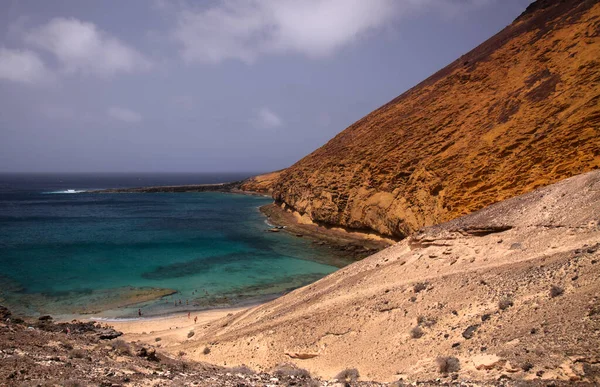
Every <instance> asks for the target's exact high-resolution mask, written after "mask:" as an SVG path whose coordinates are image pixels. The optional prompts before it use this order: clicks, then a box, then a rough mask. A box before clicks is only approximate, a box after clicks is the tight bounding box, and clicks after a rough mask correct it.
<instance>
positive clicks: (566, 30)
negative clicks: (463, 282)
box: [273, 0, 600, 239]
mask: <svg viewBox="0 0 600 387" xmlns="http://www.w3.org/2000/svg"><path fill="white" fill-rule="evenodd" d="M599 58H600V4H598V1H596V0H584V1H578V0H565V1H548V0H546V1H536V2H534V3H533V4H532V5H531V6H530V7H528V8H527V10H526V11H525V12H524V13H523V14H522V15H521V16H520V17H519V18H517V19H516V20H515V21H514V22H513V23H512V24H511V25H509V26H508V27H506V28H505V29H504V30H502V31H501V32H499V33H498V34H497V35H495V36H493V37H492V38H490V39H489V40H487V41H486V42H484V43H483V44H481V45H480V46H479V47H477V48H475V49H474V50H473V51H471V52H469V53H467V54H465V55H463V56H462V57H460V58H458V59H457V60H456V61H454V62H453V63H451V64H450V65H448V66H447V67H445V68H443V69H442V70H440V71H439V72H437V73H436V74H434V75H432V76H431V77H430V78H428V79H426V80H425V81H423V82H421V83H420V84H418V85H417V86H415V87H413V88H412V89H410V90H408V91H407V92H405V93H404V94H402V95H400V96H399V97H397V98H395V99H394V100H392V101H390V102H389V103H387V104H385V105H384V106H382V107H381V108H379V109H377V110H375V111H373V112H372V113H370V114H368V115H366V116H365V117H364V118H362V119H360V120H359V121H357V122H356V123H354V124H353V125H351V126H350V127H348V128H347V129H346V130H344V131H342V132H341V133H340V134H338V135H337V136H336V137H335V138H333V139H332V140H331V141H329V142H328V143H327V144H325V145H324V146H322V147H321V148H319V149H317V150H316V151H314V152H313V153H311V154H310V155H308V156H306V157H305V158H303V159H302V160H300V161H299V162H297V163H296V164H294V165H293V166H291V167H290V168H288V169H286V170H284V171H283V172H281V174H280V177H279V179H277V181H276V182H275V184H274V187H273V197H274V198H275V200H276V201H277V203H278V204H284V205H285V206H286V207H287V208H289V209H290V210H291V211H295V212H298V213H299V214H300V215H302V216H306V217H308V218H310V219H311V220H312V221H313V222H315V223H319V224H327V225H331V226H336V227H344V228H347V229H355V230H359V231H360V230H363V231H364V230H370V231H374V232H377V233H378V234H380V235H384V236H389V237H393V238H397V239H398V238H404V237H406V236H408V235H410V234H411V233H412V232H413V231H415V230H418V229H419V228H421V227H423V226H429V225H433V224H437V223H440V222H443V221H447V220H450V219H454V218H457V217H459V216H462V215H465V214H468V213H471V212H473V211H475V210H478V209H481V208H483V207H485V206H487V205H490V204H492V203H496V202H499V201H501V200H504V199H507V198H510V197H513V196H516V195H519V194H522V193H525V192H529V191H532V190H534V189H536V188H539V187H542V186H545V185H548V184H551V183H553V182H557V181H559V180H561V179H564V178H567V177H570V176H574V175H576V174H579V173H583V172H586V171H590V170H593V169H596V168H599V167H600V130H599V128H600V60H599Z"/></svg>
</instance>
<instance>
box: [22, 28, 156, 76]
mask: <svg viewBox="0 0 600 387" xmlns="http://www.w3.org/2000/svg"><path fill="white" fill-rule="evenodd" d="M25 42H26V43H27V44H29V45H31V46H32V47H35V48H38V49H42V50H45V51H47V52H49V53H51V54H52V55H54V56H55V57H56V59H57V60H58V62H60V64H61V65H62V69H63V70H64V71H65V72H67V73H78V72H79V73H92V74H98V75H112V74H115V73H119V72H126V73H131V72H135V71H140V70H147V69H149V68H150V67H151V62H150V61H149V60H148V59H147V58H146V57H145V56H144V55H142V54H141V53H139V52H138V51H137V50H135V49H134V48H132V47H129V46H128V45H126V44H125V43H123V42H121V41H120V40H119V39H117V38H115V37H113V36H111V35H109V34H108V33H106V32H104V31H102V30H100V29H98V28H97V27H96V25H95V24H93V23H89V22H84V21H80V20H78V19H75V18H60V17H59V18H54V19H52V20H51V21H49V22H48V23H47V24H45V25H43V26H41V27H38V28H35V29H32V30H30V31H29V32H27V33H26V34H25Z"/></svg>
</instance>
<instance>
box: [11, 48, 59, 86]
mask: <svg viewBox="0 0 600 387" xmlns="http://www.w3.org/2000/svg"><path fill="white" fill-rule="evenodd" d="M52 78H53V76H52V74H51V73H50V71H49V70H48V69H47V68H46V66H45V65H44V62H42V60H41V59H40V57H39V56H38V55H37V54H36V53H35V52H33V51H30V50H12V49H8V48H3V47H0V79H4V80H8V81H13V82H20V83H29V84H35V83H40V82H49V81H51V80H52Z"/></svg>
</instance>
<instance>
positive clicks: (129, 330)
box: [87, 304, 261, 357]
mask: <svg viewBox="0 0 600 387" xmlns="http://www.w3.org/2000/svg"><path fill="white" fill-rule="evenodd" d="M259 305H261V304H255V305H250V306H249V305H246V306H243V307H229V308H218V309H208V310H202V311H198V312H190V314H189V318H188V314H187V313H176V314H171V315H167V316H153V317H142V318H137V319H129V320H120V321H112V320H101V319H88V320H87V321H97V322H98V323H101V324H103V325H108V326H110V327H111V328H113V329H115V330H117V331H119V332H122V333H123V336H121V338H122V339H123V340H125V341H127V342H130V343H133V342H135V343H137V344H142V345H144V346H145V347H149V348H154V349H162V350H164V351H166V352H167V353H169V354H170V355H171V356H173V357H176V356H177V355H178V352H179V351H178V349H179V347H180V346H181V345H182V344H184V343H186V342H187V341H189V339H190V337H189V334H190V331H194V332H195V333H199V332H198V331H200V330H203V329H207V328H208V327H210V326H211V325H212V324H213V323H214V322H215V321H218V320H220V319H222V318H225V317H231V316H232V315H234V314H237V313H240V312H244V311H247V310H249V309H251V308H254V307H257V306H259ZM195 319H197V320H195ZM195 333H194V335H195ZM202 349H203V348H198V350H199V351H202Z"/></svg>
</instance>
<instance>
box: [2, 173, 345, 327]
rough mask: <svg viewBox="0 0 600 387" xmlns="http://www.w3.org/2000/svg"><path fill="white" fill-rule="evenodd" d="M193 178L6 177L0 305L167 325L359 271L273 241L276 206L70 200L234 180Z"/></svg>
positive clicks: (190, 199) (232, 200)
mask: <svg viewBox="0 0 600 387" xmlns="http://www.w3.org/2000/svg"><path fill="white" fill-rule="evenodd" d="M186 176H187V177H183V176H180V177H179V179H180V180H181V181H180V180H177V179H175V180H176V181H175V182H173V181H172V180H173V178H172V176H170V175H166V176H162V177H160V176H159V177H156V176H154V179H153V180H152V179H150V178H146V179H145V180H144V181H143V182H142V184H140V179H139V177H136V176H126V175H118V176H117V177H112V178H111V177H110V176H103V177H102V178H100V177H96V178H95V179H94V176H88V175H85V176H79V177H77V176H75V177H73V176H71V177H69V178H60V177H58V176H55V177H53V178H52V177H48V176H37V177H36V176H2V177H1V178H0V282H2V286H0V288H1V289H0V303H1V304H7V306H9V307H10V308H12V309H13V310H15V311H17V312H19V313H21V314H26V315H38V314H45V313H50V314H54V315H72V314H80V313H86V314H91V315H101V316H108V317H134V316H136V315H137V311H138V308H141V309H142V313H143V314H144V315H145V316H150V315H159V314H165V313H171V312H183V311H188V310H197V309H204V308H209V307H217V306H226V305H227V306H228V305H235V304H240V303H249V302H255V301H259V300H262V299H266V298H269V297H274V296H276V295H278V294H281V293H282V292H285V291H289V290H291V289H293V288H297V287H299V286H303V285H305V284H307V283H310V282H313V281H315V280H317V279H319V278H321V277H323V276H324V275H326V274H329V273H331V272H332V271H334V270H336V269H337V268H338V267H341V266H343V265H345V264H347V263H349V262H347V261H344V260H343V259H340V258H339V257H334V256H332V255H331V254H330V252H329V251H327V250H326V249H323V248H322V247H319V246H317V245H315V244H312V243H310V241H308V240H304V239H302V238H297V237H295V236H291V235H289V234H286V233H281V232H280V233H269V232H266V229H267V227H268V226H267V224H266V223H265V218H264V216H263V215H262V214H261V213H260V212H259V209H258V208H259V207H260V206H262V205H264V204H268V203H270V202H271V200H270V199H269V198H265V197H260V196H247V195H236V194H224V193H154V194H94V193H86V192H79V193H64V192H73V191H75V192H78V191H85V190H87V189H90V188H108V187H113V186H120V187H123V186H136V185H160V183H164V184H177V183H178V184H193V183H213V182H219V181H226V180H227V179H233V176H218V175H211V176H205V175H198V176H195V175H189V176H188V175H186ZM65 179H66V181H65ZM111 179H112V180H111ZM149 180H151V181H149ZM166 289H169V290H166ZM169 292H176V293H175V294H171V295H168V296H164V297H160V296H161V295H164V294H165V293H169ZM140 294H142V295H143V297H146V298H143V299H142V298H140V297H141V296H140ZM157 297H158V298H157ZM148 298H152V299H151V300H150V299H148ZM179 300H181V304H179ZM140 301H142V302H140Z"/></svg>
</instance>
